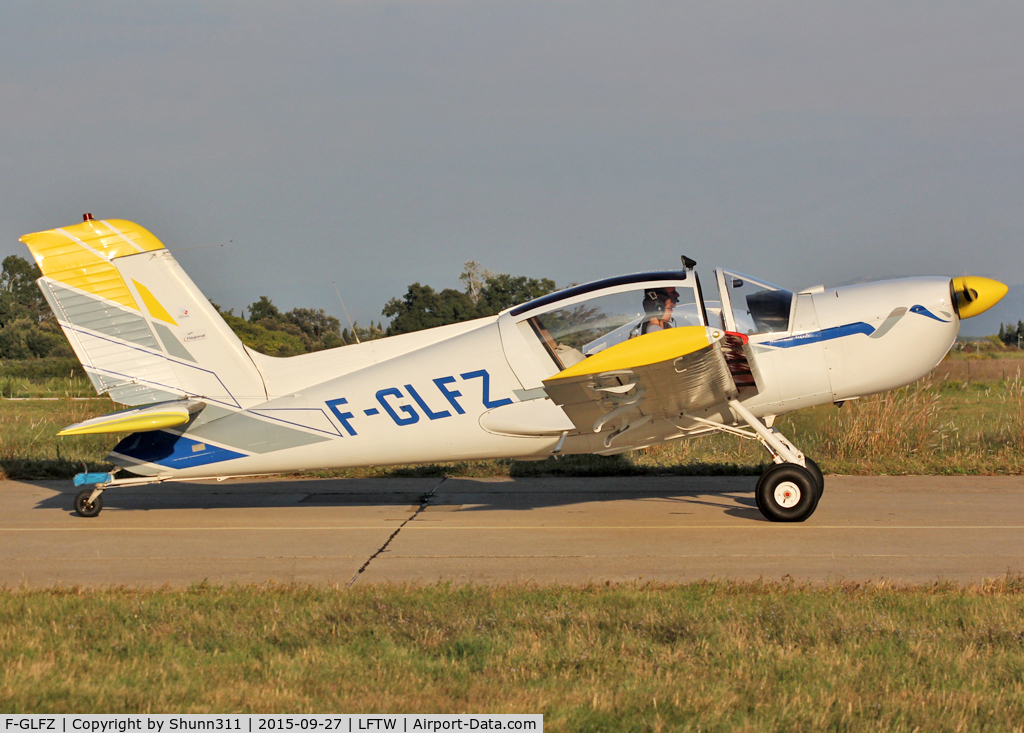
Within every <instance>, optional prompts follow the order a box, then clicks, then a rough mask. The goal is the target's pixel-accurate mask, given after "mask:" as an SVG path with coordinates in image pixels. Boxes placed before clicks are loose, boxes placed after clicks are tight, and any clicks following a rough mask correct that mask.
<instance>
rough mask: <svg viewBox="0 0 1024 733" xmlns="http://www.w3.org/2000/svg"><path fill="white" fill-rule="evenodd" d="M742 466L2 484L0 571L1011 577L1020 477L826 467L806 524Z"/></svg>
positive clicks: (136, 580)
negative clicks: (761, 491)
mask: <svg viewBox="0 0 1024 733" xmlns="http://www.w3.org/2000/svg"><path fill="white" fill-rule="evenodd" d="M755 483H756V478H754V477H685V478H683V477H649V478H648V477H644V478H632V477H629V478H620V477H615V478H539V479H513V480H507V479H505V480H488V479H438V478H418V479H365V480H364V479H350V480H298V481H297V480H262V481H253V480H246V481H230V482H223V483H216V482H196V483H169V484H163V485H161V486H151V487H143V488H134V489H130V488H125V489H111V490H109V491H107V492H106V493H105V495H104V500H105V503H106V507H105V508H104V510H103V512H102V513H101V514H100V515H99V516H98V517H95V518H93V519H83V518H80V517H78V516H77V515H76V514H74V512H73V510H72V509H71V505H72V499H73V497H74V493H75V490H74V487H72V486H71V482H70V481H58V482H18V481H3V482H0V495H2V496H3V499H4V502H3V507H4V511H3V513H2V514H0V586H6V587H9V588H10V587H21V586H27V587H40V586H53V585H65V586H72V585H81V586H110V585H130V586H147V587H149V586H163V585H169V586H182V585H189V584H192V583H198V582H202V581H208V582H211V583H216V584H247V583H265V582H270V581H273V582H278V583H303V584H305V583H314V584H333V585H338V586H347V585H349V584H352V583H355V584H366V583H434V582H438V581H442V582H448V581H450V582H455V583H476V584H494V583H514V582H530V583H538V584H547V583H572V584H581V583H588V582H604V581H613V582H619V581H633V580H640V581H657V582H687V581H693V580H698V579H702V578H736V579H756V578H765V579H780V578H783V577H785V576H789V577H792V578H794V579H797V580H799V581H811V582H815V583H819V582H828V581H837V580H844V581H870V580H881V579H888V580H893V581H902V582H913V583H921V582H931V581H935V580H954V581H961V582H971V581H979V580H982V579H985V578H994V577H1002V576H1004V575H1006V574H1007V573H1021V572H1024V477H1021V476H1009V477H1007V476H997V477H982V476H971V477H967V476H958V477H938V476H927V477H921V476H907V477H875V476H829V477H828V478H827V482H826V489H825V495H824V497H823V498H822V500H821V503H820V504H819V506H818V510H817V512H816V513H815V514H814V516H812V517H811V518H810V519H809V520H808V521H806V522H804V523H801V524H773V523H771V522H767V521H765V520H764V519H763V518H762V517H761V515H760V513H759V512H758V511H757V509H756V507H755V505H754V497H753V489H754V485H755Z"/></svg>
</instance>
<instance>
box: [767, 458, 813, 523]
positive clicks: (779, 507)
mask: <svg viewBox="0 0 1024 733" xmlns="http://www.w3.org/2000/svg"><path fill="white" fill-rule="evenodd" d="M807 462H808V463H811V461H810V460H807ZM815 468H817V466H815ZM823 489H824V482H822V483H818V481H817V480H816V478H815V475H814V472H813V471H811V470H808V469H807V468H804V467H803V466H801V465H800V464H798V463H776V464H775V465H773V466H771V467H770V468H769V469H768V470H767V471H765V472H764V473H763V474H761V478H760V480H759V481H758V482H757V489H756V490H755V492H754V497H755V499H756V501H757V508H758V509H760V510H761V514H763V515H764V516H765V518H767V519H769V520H771V521H773V522H802V521H804V520H805V519H807V518H808V517H809V516H811V515H812V514H814V510H815V509H817V507H818V499H819V498H821V492H822V490H823Z"/></svg>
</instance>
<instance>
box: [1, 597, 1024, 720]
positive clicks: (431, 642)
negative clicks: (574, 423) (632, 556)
mask: <svg viewBox="0 0 1024 733" xmlns="http://www.w3.org/2000/svg"><path fill="white" fill-rule="evenodd" d="M0 709H2V710H3V711H5V712H20V713H32V712H36V713H40V712H77V713H86V712H152V713H160V712H174V713H186V712H224V711H235V712H292V713H294V712H307V711H308V712H315V711H320V712H329V711H345V712H363V713H370V712H391V713H400V712H413V713H414V712H440V713H446V712H447V713H454V712H464V711H471V712H540V713H543V714H544V716H545V729H546V730H548V731H609V730H615V731H634V730H635V731H647V730H651V731H659V730H684V731H685V730H693V731H696V730H703V731H733V730H745V731H780V730H786V731H800V730H804V731H820V730H879V731H912V730H951V731H952V730H962V731H971V730H978V731H982V730H992V731H996V730H998V731H1010V730H1020V729H1021V728H1020V726H1021V721H1024V582H1022V580H1021V579H1020V578H1014V577H1010V578H1006V579H1003V580H1001V581H994V582H989V583H985V584H981V585H974V586H968V587H958V586H955V585H951V584H940V585H933V586H926V587H917V588H910V587H899V586H892V585H833V586H827V587H817V588H815V587H809V586H800V585H794V584H785V583H783V584H778V583H760V582H759V583H735V582H701V583H695V584H688V585H667V586H654V585H635V584H632V585H621V586H587V587H553V588H536V587H524V586H511V587H499V588H476V587H451V586H432V587H367V588H361V589H360V588H356V589H350V590H338V589H329V588H307V587H278V586H263V587H234V588H211V587H205V586H199V587H195V588H192V589H190V590H187V591H178V592H176V591H171V590H156V591H136V590H127V589H113V590H97V591H84V590H77V589H56V590H46V591H28V590H14V591H6V592H2V593H0Z"/></svg>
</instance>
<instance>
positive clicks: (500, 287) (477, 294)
mask: <svg viewBox="0 0 1024 733" xmlns="http://www.w3.org/2000/svg"><path fill="white" fill-rule="evenodd" d="M464 268H465V269H464V271H463V273H462V274H461V275H459V280H461V281H462V282H463V284H464V285H465V287H466V291H465V292H459V291H458V290H451V289H445V290H442V291H441V292H440V293H438V292H435V291H434V289H433V288H431V287H430V286H429V285H421V284H420V283H413V284H412V285H410V286H409V289H408V290H407V291H406V294H405V296H404V297H403V298H402V299H401V300H399V299H398V298H392V299H391V300H389V301H388V303H387V305H385V306H384V311H383V314H384V315H385V316H388V317H390V318H392V319H393V320H392V321H391V324H390V325H389V326H388V329H387V335H388V336H394V335H395V334H399V333H409V332H411V331H419V330H421V329H424V328H435V327H436V326H445V325H448V324H449V323H459V322H461V321H469V320H472V319H473V318H482V317H484V316H493V315H496V314H498V313H500V312H501V311H503V310H505V309H506V308H511V307H512V306H514V305H519V304H520V303H525V302H527V301H528V300H533V299H534V298H539V297H540V296H542V295H547V294H548V293H550V292H553V291H554V290H555V289H556V286H555V281H554V280H549V279H548V278H542V279H539V280H538V279H537V278H532V277H526V276H524V275H506V274H503V273H499V274H497V275H495V274H494V273H492V272H491V271H490V270H487V269H485V268H483V267H481V266H480V265H479V264H477V263H476V262H467V263H465V265H464Z"/></svg>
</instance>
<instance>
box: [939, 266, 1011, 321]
mask: <svg viewBox="0 0 1024 733" xmlns="http://www.w3.org/2000/svg"><path fill="white" fill-rule="evenodd" d="M951 286H952V289H953V305H954V306H956V312H957V314H958V315H959V316H960V318H961V319H964V318H972V317H974V316H976V315H978V314H980V313H984V312H985V311H987V310H988V309H989V308H991V307H992V306H994V305H995V304H996V303H998V302H999V301H1000V300H1002V299H1003V296H1004V295H1006V292H1007V291H1008V290H1009V288H1008V287H1006V286H1005V285H1003V284H1002V283H1001V282H999V281H998V280H991V279H989V278H987V277H976V276H974V275H965V276H964V277H954V278H953V281H952V283H951Z"/></svg>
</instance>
